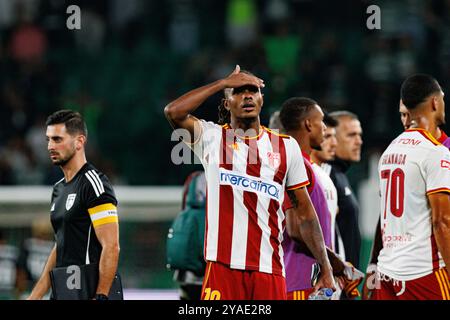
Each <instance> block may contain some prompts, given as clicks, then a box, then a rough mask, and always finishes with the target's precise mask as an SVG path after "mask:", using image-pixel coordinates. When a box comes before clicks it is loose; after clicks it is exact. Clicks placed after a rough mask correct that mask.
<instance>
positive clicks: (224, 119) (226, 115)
mask: <svg viewBox="0 0 450 320" xmlns="http://www.w3.org/2000/svg"><path fill="white" fill-rule="evenodd" d="M218 109H219V121H218V123H219V124H220V125H224V124H226V123H229V122H230V121H231V118H230V111H229V110H227V108H225V99H222V100H221V101H220V105H219V107H218Z"/></svg>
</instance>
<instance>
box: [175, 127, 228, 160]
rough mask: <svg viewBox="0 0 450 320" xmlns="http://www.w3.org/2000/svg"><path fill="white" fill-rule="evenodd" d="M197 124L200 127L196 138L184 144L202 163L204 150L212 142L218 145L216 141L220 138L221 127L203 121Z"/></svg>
mask: <svg viewBox="0 0 450 320" xmlns="http://www.w3.org/2000/svg"><path fill="white" fill-rule="evenodd" d="M197 123H199V126H200V127H199V129H198V130H199V131H200V134H199V136H198V138H197V139H196V140H195V141H194V142H193V143H189V142H185V143H186V144H187V145H188V147H189V148H191V149H192V151H194V154H195V155H196V156H197V157H198V158H199V159H200V161H202V160H203V158H204V155H205V152H206V150H208V149H209V146H210V145H211V144H212V143H214V142H216V143H218V142H217V140H218V138H219V137H220V134H221V131H222V127H221V126H219V125H218V124H215V123H214V122H211V121H205V120H200V121H197ZM196 130H197V129H196ZM183 141H184V140H183Z"/></svg>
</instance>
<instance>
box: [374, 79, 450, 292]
mask: <svg viewBox="0 0 450 320" xmlns="http://www.w3.org/2000/svg"><path fill="white" fill-rule="evenodd" d="M443 96H444V93H443V92H442V90H441V87H440V86H439V84H438V82H437V81H436V80H435V79H433V78H432V77H430V76H428V75H423V74H417V75H414V76H411V77H409V78H408V79H406V80H405V82H404V83H403V85H402V88H401V98H402V100H403V103H404V104H405V106H406V107H407V108H408V111H409V113H410V117H411V122H412V126H411V127H410V129H408V130H406V131H405V132H403V133H402V134H401V135H400V136H398V137H397V138H396V139H395V140H394V141H392V143H391V144H390V145H389V147H388V148H387V149H386V151H385V152H384V153H383V155H382V156H381V159H380V162H379V167H378V168H379V178H380V193H381V212H380V214H381V220H380V221H381V234H382V243H383V248H382V250H381V251H380V254H379V257H378V277H377V280H378V286H377V288H376V290H375V291H374V293H373V299H375V300H412V299H424V300H425V299H432V300H449V299H450V296H449V294H450V289H449V288H450V285H449V280H448V279H449V277H448V270H447V269H446V266H447V268H448V266H450V196H449V194H450V152H449V150H448V148H446V147H444V146H443V145H442V144H440V143H439V142H438V141H437V140H436V139H435V138H434V136H436V131H437V130H438V126H439V125H442V124H444V123H445V104H444V100H443Z"/></svg>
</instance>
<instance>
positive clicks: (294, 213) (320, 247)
mask: <svg viewBox="0 0 450 320" xmlns="http://www.w3.org/2000/svg"><path fill="white" fill-rule="evenodd" d="M287 193H288V195H289V198H290V200H291V203H292V206H293V207H292V208H291V209H290V214H289V218H288V219H287V221H286V222H287V223H286V228H287V231H288V234H289V236H290V237H291V238H292V239H294V240H296V241H303V242H304V243H305V244H306V246H307V247H308V249H309V250H310V251H311V253H312V254H313V256H314V258H315V259H316V260H317V262H318V263H319V264H320V267H321V270H322V273H321V277H320V279H319V281H318V282H317V284H316V286H315V289H316V290H318V289H320V288H331V289H333V290H335V289H336V288H335V284H334V280H333V271H332V268H331V265H330V261H329V260H328V257H327V251H326V247H325V242H324V240H323V233H322V229H321V227H320V224H319V220H318V218H317V214H316V212H315V210H314V207H313V205H312V203H311V199H310V198H309V195H308V192H307V191H306V188H304V187H303V188H299V189H295V190H290V191H288V192H287Z"/></svg>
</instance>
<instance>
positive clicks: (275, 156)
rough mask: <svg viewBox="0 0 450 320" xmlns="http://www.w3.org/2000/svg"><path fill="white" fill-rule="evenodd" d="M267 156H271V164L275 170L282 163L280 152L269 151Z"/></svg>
mask: <svg viewBox="0 0 450 320" xmlns="http://www.w3.org/2000/svg"><path fill="white" fill-rule="evenodd" d="M267 158H269V165H270V166H271V167H272V168H274V169H275V170H276V169H278V167H279V166H280V164H281V156H280V154H279V153H278V152H267Z"/></svg>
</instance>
